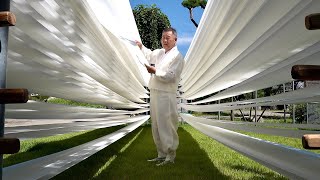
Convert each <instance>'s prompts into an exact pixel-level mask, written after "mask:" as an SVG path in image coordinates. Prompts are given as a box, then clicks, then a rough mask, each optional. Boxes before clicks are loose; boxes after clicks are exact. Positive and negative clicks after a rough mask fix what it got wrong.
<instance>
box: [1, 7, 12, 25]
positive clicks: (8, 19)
mask: <svg viewBox="0 0 320 180" xmlns="http://www.w3.org/2000/svg"><path fill="white" fill-rule="evenodd" d="M15 25H16V16H15V15H14V14H13V13H12V12H9V11H2V12H0V27H4V26H15Z"/></svg>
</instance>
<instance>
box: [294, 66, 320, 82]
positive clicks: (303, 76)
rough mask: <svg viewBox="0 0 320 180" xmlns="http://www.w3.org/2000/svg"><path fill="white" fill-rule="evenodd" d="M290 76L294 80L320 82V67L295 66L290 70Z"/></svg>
mask: <svg viewBox="0 0 320 180" xmlns="http://www.w3.org/2000/svg"><path fill="white" fill-rule="evenodd" d="M291 76H292V78H293V79H296V80H320V66H318V65H295V66H293V67H292V68H291Z"/></svg>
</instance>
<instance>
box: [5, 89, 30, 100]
mask: <svg viewBox="0 0 320 180" xmlns="http://www.w3.org/2000/svg"><path fill="white" fill-rule="evenodd" d="M28 99H29V93H28V90H27V89H0V104H10V103H26V102H27V101H28Z"/></svg>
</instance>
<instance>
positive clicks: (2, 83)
mask: <svg viewBox="0 0 320 180" xmlns="http://www.w3.org/2000/svg"><path fill="white" fill-rule="evenodd" d="M3 11H6V12H7V11H10V0H1V1H0V12H3ZM8 31H9V27H8V26H2V27H0V45H1V46H0V88H5V87H6V68H7V52H8ZM4 112H5V105H4V104H0V138H1V137H3V136H4ZM0 156H1V157H0V180H2V161H3V155H2V154H0Z"/></svg>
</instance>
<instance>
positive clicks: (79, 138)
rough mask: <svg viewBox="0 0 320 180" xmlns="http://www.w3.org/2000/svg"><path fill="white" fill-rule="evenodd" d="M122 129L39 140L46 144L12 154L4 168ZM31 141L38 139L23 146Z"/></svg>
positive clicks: (93, 131) (41, 143) (113, 128)
mask: <svg viewBox="0 0 320 180" xmlns="http://www.w3.org/2000/svg"><path fill="white" fill-rule="evenodd" d="M121 128H123V126H114V127H108V128H101V129H96V130H92V131H89V132H86V133H83V134H81V135H76V136H73V137H71V138H65V139H61V138H62V137H63V136H64V135H59V136H51V137H46V138H39V142H40V139H41V140H44V142H40V143H35V145H34V146H31V147H30V148H29V149H28V150H26V151H25V152H18V153H16V154H12V155H9V156H8V157H5V158H4V160H3V166H4V167H7V166H11V165H14V164H17V163H21V162H25V161H28V160H31V159H35V158H38V157H42V156H45V155H49V154H53V153H56V152H59V151H62V150H65V149H69V148H72V147H75V146H78V145H81V144H84V143H86V142H89V141H92V140H94V139H97V138H99V137H103V136H105V135H108V134H110V133H112V132H114V131H117V130H118V129H121ZM31 141H37V139H32V140H25V142H23V141H22V142H21V146H23V144H24V143H28V142H30V143H31Z"/></svg>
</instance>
